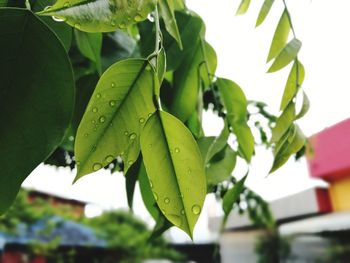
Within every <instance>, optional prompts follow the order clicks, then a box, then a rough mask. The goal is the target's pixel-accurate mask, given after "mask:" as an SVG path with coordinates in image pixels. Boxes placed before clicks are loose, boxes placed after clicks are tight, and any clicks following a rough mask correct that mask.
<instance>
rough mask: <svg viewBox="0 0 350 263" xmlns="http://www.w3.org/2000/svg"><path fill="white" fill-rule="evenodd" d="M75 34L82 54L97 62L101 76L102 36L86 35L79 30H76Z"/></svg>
mask: <svg viewBox="0 0 350 263" xmlns="http://www.w3.org/2000/svg"><path fill="white" fill-rule="evenodd" d="M74 33H75V39H76V41H77V46H78V48H79V50H80V52H81V54H83V55H84V56H85V57H87V58H88V59H90V60H91V61H93V62H95V63H96V68H97V71H98V73H99V74H101V72H102V68H101V48H102V34H101V33H86V32H82V31H79V30H74Z"/></svg>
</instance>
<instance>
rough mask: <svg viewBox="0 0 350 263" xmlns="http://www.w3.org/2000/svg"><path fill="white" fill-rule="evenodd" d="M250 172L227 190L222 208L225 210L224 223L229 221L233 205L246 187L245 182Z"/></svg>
mask: <svg viewBox="0 0 350 263" xmlns="http://www.w3.org/2000/svg"><path fill="white" fill-rule="evenodd" d="M247 177H248V174H247V175H245V176H244V177H243V178H242V179H241V180H239V181H238V182H237V183H236V184H235V185H234V186H233V187H232V188H231V189H230V190H228V191H227V192H226V194H225V195H224V197H223V199H222V208H223V210H224V213H225V215H224V223H225V222H226V221H227V219H228V216H229V215H230V213H231V211H232V208H233V205H234V203H235V202H237V201H238V199H239V196H240V194H241V193H242V191H243V189H244V183H245V180H246V179H247Z"/></svg>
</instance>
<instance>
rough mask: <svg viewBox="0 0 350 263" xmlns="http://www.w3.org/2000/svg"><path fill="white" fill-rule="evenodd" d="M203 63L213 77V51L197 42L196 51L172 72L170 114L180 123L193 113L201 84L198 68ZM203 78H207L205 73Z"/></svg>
mask: <svg viewBox="0 0 350 263" xmlns="http://www.w3.org/2000/svg"><path fill="white" fill-rule="evenodd" d="M203 63H206V64H207V65H208V68H209V70H210V71H211V72H209V74H211V75H213V74H214V73H215V70H216V65H217V58H216V54H215V51H214V50H213V49H212V48H211V47H210V45H209V44H208V43H206V42H205V43H204V44H203V47H202V46H201V43H200V42H199V43H198V44H197V48H196V50H195V51H194V52H193V53H192V54H189V55H188V56H187V57H185V58H184V59H183V61H182V63H181V65H180V66H179V68H178V69H177V70H176V71H175V72H174V88H175V96H174V101H173V104H172V107H171V112H172V113H173V114H174V115H175V116H176V117H178V118H179V119H180V120H182V121H187V120H188V119H189V118H190V117H191V115H192V113H193V112H194V111H195V109H196V106H197V103H198V97H199V90H200V84H201V79H202V78H201V76H200V67H201V65H202V64H203ZM205 74H206V75H205V76H204V77H205V78H208V76H207V74H208V73H207V72H205Z"/></svg>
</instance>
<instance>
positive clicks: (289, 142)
mask: <svg viewBox="0 0 350 263" xmlns="http://www.w3.org/2000/svg"><path fill="white" fill-rule="evenodd" d="M305 142H306V137H305V135H304V134H303V133H302V131H301V130H300V128H299V127H298V126H297V125H294V126H292V127H291V129H290V132H289V133H288V137H287V139H286V140H284V143H283V144H282V145H281V146H280V147H279V150H278V151H277V152H276V153H275V159H274V162H273V165H272V168H271V170H270V173H273V172H274V171H276V170H277V169H278V168H280V167H281V166H282V165H284V164H285V163H286V162H287V161H288V159H289V157H290V156H292V155H293V154H295V153H297V152H298V151H299V150H300V149H301V148H303V146H304V145H305Z"/></svg>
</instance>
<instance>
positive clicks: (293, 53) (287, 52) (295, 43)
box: [268, 38, 301, 73]
mask: <svg viewBox="0 0 350 263" xmlns="http://www.w3.org/2000/svg"><path fill="white" fill-rule="evenodd" d="M300 48H301V42H300V41H299V40H298V39H296V38H293V39H292V40H291V41H290V42H289V43H288V44H287V45H286V46H285V48H283V49H282V51H281V53H279V54H278V56H277V57H276V59H275V60H274V62H273V63H272V65H271V67H270V68H269V70H268V72H269V73H271V72H275V71H278V70H280V69H282V68H284V67H285V66H287V65H288V64H289V63H290V62H292V61H293V60H294V59H295V58H296V57H297V55H298V53H299V50H300Z"/></svg>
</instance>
